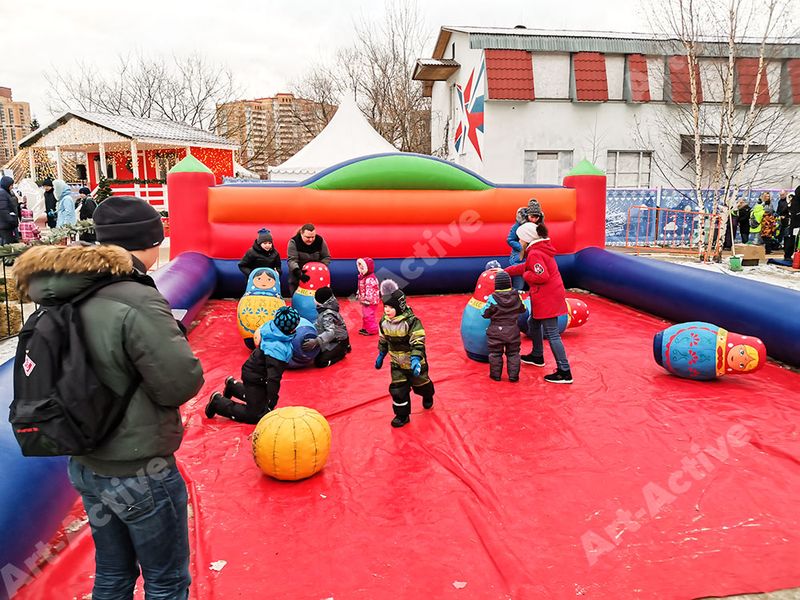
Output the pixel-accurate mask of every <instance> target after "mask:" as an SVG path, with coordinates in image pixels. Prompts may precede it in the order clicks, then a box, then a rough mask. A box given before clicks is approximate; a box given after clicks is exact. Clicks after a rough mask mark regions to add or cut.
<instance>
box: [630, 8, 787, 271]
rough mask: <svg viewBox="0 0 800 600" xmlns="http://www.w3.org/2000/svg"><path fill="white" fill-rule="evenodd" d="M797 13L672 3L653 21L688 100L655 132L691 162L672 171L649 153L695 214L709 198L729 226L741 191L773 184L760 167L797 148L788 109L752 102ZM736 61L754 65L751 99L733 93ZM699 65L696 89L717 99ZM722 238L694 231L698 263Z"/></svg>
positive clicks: (738, 85) (717, 249)
mask: <svg viewBox="0 0 800 600" xmlns="http://www.w3.org/2000/svg"><path fill="white" fill-rule="evenodd" d="M796 10H797V7H796V6H795V5H794V4H793V3H792V2H791V0H672V1H671V2H669V3H667V4H665V5H664V7H663V12H662V13H661V14H660V15H658V16H657V17H656V20H657V21H659V22H660V23H659V24H658V25H654V26H655V27H657V28H660V29H663V30H664V31H665V33H666V36H665V37H667V38H670V39H669V40H667V41H666V42H665V48H666V49H665V54H666V55H670V54H674V53H675V52H674V46H671V44H672V42H671V41H670V40H671V39H677V40H678V41H679V44H680V48H681V49H682V51H683V54H684V55H685V56H686V61H687V65H688V68H689V86H690V102H688V103H685V104H674V105H673V110H672V111H670V112H669V113H667V114H665V115H664V116H662V117H660V118H659V119H658V121H659V123H658V129H660V130H661V131H660V133H661V135H662V136H663V137H665V138H667V139H670V138H671V139H677V140H687V141H688V140H689V139H691V143H688V144H686V143H683V144H682V148H683V149H684V150H685V151H688V152H689V154H690V155H691V156H690V158H689V160H688V161H687V162H686V163H685V164H684V165H682V166H680V167H678V166H676V165H675V164H673V163H672V162H670V161H668V160H660V157H659V154H658V152H655V153H654V156H653V167H654V169H655V170H657V171H658V172H659V173H660V174H661V175H662V178H663V179H665V180H666V181H667V182H668V183H669V185H671V186H672V187H675V188H680V187H684V186H685V183H689V184H690V186H691V187H692V189H693V195H694V198H693V200H694V201H695V202H696V203H697V204H698V205H699V207H701V209H702V207H703V206H704V197H705V196H708V195H710V196H711V197H712V198H713V206H712V214H717V213H719V214H721V215H722V216H723V217H724V219H725V221H727V222H728V223H729V224H731V227H732V221H731V212H732V209H733V205H734V203H735V202H736V200H737V199H738V198H739V197H740V194H741V192H742V191H746V192H748V193H749V190H750V189H753V188H757V187H759V186H762V185H765V184H770V183H773V182H769V181H767V180H766V179H765V173H766V171H767V169H766V167H767V166H768V165H771V166H773V167H775V166H777V165H779V164H781V162H782V161H783V160H784V154H785V153H787V152H791V151H794V150H795V149H796V147H797V144H798V143H800V127H798V119H797V117H796V116H795V115H794V111H787V110H785V108H784V107H781V106H776V105H774V104H770V103H769V102H766V103H764V102H762V101H761V99H760V98H759V96H760V94H761V93H762V89H763V88H762V83H764V82H765V79H766V78H767V69H768V66H769V65H770V64H777V63H773V61H775V60H777V59H778V58H779V52H780V49H781V43H782V41H783V40H784V39H786V38H787V37H788V32H789V31H791V28H792V26H793V16H794V11H796ZM742 58H748V59H757V69H756V74H755V80H754V81H748V82H747V85H748V89H749V88H750V87H751V86H752V95H751V96H750V97H749V98H746V99H745V98H742V97H741V94H737V91H739V90H741V88H742V82H741V81H737V77H736V62H737V60H739V59H742ZM703 66H705V67H706V68H705V73H704V76H703V86H708V87H709V88H715V89H716V91H717V92H718V94H717V97H713V98H712V97H711V96H712V94H710V93H708V90H705V89H703V88H702V86H701V85H700V82H699V81H698V80H697V74H698V73H699V72H701V71H702V70H703V69H702V67H703ZM668 75H669V74H668V73H665V78H666V77H668ZM772 84H773V85H774V84H775V82H774V81H773V83H772ZM773 91H774V90H773ZM743 100H744V102H743ZM638 129H639V131H637V135H638V136H639V137H640V139H643V137H644V135H643V134H642V129H641V128H638ZM712 158H713V162H712V161H711V160H710V159H712ZM732 233H733V232H732ZM721 234H722V232H720V235H718V236H714V235H707V236H703V235H702V233H701V254H702V256H703V258H704V259H708V258H709V257H710V256H712V255H716V256H719V253H720V246H721V244H722V239H721V237H722V235H721ZM704 237H705V238H706V239H705V243H702V240H703V239H704ZM732 237H734V236H733V235H732Z"/></svg>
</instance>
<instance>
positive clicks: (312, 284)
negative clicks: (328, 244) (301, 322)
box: [292, 262, 331, 323]
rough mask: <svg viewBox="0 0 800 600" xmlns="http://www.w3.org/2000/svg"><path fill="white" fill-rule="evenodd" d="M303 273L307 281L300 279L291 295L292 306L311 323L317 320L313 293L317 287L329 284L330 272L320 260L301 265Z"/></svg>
mask: <svg viewBox="0 0 800 600" xmlns="http://www.w3.org/2000/svg"><path fill="white" fill-rule="evenodd" d="M303 274H305V275H308V277H309V279H308V281H301V282H300V285H299V287H298V288H297V291H295V293H294V295H293V296H292V306H293V307H294V308H295V310H297V312H299V313H300V316H301V317H303V318H304V319H306V320H308V321H311V322H312V323H314V322H316V320H317V305H316V303H315V302H314V294H315V293H316V291H317V290H318V289H319V288H323V287H328V286H330V284H331V273H330V271H329V270H328V267H327V266H326V265H324V264H322V263H321V262H309V263H306V264H305V265H303Z"/></svg>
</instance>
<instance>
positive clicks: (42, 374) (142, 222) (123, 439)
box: [11, 196, 203, 600]
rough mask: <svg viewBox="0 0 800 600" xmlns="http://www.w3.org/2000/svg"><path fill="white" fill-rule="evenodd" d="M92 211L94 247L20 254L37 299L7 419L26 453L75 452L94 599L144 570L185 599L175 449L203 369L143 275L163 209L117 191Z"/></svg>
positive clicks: (23, 284) (27, 286)
mask: <svg viewBox="0 0 800 600" xmlns="http://www.w3.org/2000/svg"><path fill="white" fill-rule="evenodd" d="M93 216H94V221H95V231H96V235H97V240H98V242H99V243H100V245H97V246H88V245H74V246H66V247H64V246H39V247H35V248H32V249H30V250H28V251H27V252H25V253H23V255H22V256H21V257H20V258H19V259H18V260H17V262H16V264H15V269H14V271H15V275H16V277H17V285H18V288H19V290H20V293H21V294H22V295H23V296H27V297H29V298H30V299H32V300H33V301H35V302H37V303H39V304H40V305H41V307H40V309H39V310H37V311H36V313H34V314H33V315H32V316H31V317H30V318H29V319H28V322H26V325H25V328H24V329H23V332H21V334H20V340H19V349H18V352H17V359H16V364H15V379H14V393H15V396H14V403H12V411H11V422H12V425H13V426H14V430H15V434H16V436H17V440H18V441H19V442H20V445H21V446H22V448H23V452H24V453H26V454H28V455H32V454H33V455H37V454H38V455H43V454H44V455H47V454H51V455H52V454H72V455H73V456H72V458H71V459H70V462H69V477H70V481H71V482H72V484H73V485H74V486H75V488H76V489H77V490H78V492H80V494H81V496H82V498H83V504H84V508H85V509H86V512H87V514H88V515H89V522H90V525H91V529H92V536H93V538H94V543H95V548H96V575H95V580H94V589H93V592H92V597H93V598H94V599H95V600H106V599H114V600H124V599H132V598H133V590H134V585H135V583H136V579H137V578H138V575H139V570H140V569H141V573H142V575H143V578H144V589H145V594H146V595H147V597H148V598H187V597H188V590H189V585H190V583H191V578H190V576H189V536H188V518H187V492H186V485H185V483H184V481H183V478H182V477H181V475H180V473H179V471H178V469H177V467H176V465H175V457H174V453H175V451H176V450H177V449H178V447H179V446H180V443H181V438H182V435H183V425H182V423H181V416H180V412H179V407H180V406H181V405H182V404H184V403H185V402H187V401H188V400H189V399H191V398H192V397H193V396H194V395H195V394H196V393H197V392H198V391H199V390H200V388H201V386H202V385H203V371H202V367H201V365H200V362H199V361H198V360H197V358H196V357H195V356H194V354H193V353H192V350H191V348H190V347H189V344H188V342H187V341H186V339H185V337H184V335H183V334H182V333H181V330H180V329H179V327H178V324H177V323H176V321H175V320H174V319H173V317H172V313H171V312H170V307H169V305H168V304H167V302H166V300H165V299H164V297H163V296H162V295H161V294H160V293H159V292H158V290H157V289H156V288H155V285H154V284H153V281H152V279H150V277H148V276H147V275H146V273H147V270H148V269H149V268H150V267H151V266H152V265H153V264H154V263H155V261H156V259H157V258H158V252H159V246H160V244H161V242H162V241H163V239H164V231H163V227H162V225H161V218H160V215H159V214H158V212H156V211H155V210H154V209H153V208H152V207H151V206H150V205H149V204H147V203H146V202H145V201H143V200H141V199H139V198H133V197H119V196H112V197H111V198H109V199H107V200H106V201H105V202H104V203H103V204H101V205H100V206H99V207H98V208H97V210H96V211H95V213H94V215H93ZM59 337H61V338H63V337H69V338H70V339H69V344H68V345H66V344H63V340H60V339H59ZM48 347H51V348H53V350H52V351H50V354H48V351H47V348H48ZM59 353H61V354H60V355H59ZM81 358H82V360H81ZM59 371H63V373H62V372H59ZM82 380H84V381H82ZM46 382H58V385H55V384H53V385H50V386H48V385H46ZM37 386H38V387H37ZM81 386H83V387H81ZM48 387H49V390H48V389H47V388H48ZM81 389H82V390H83V394H81V393H80V390H81ZM54 393H55V394H56V395H57V396H58V397H59V402H58V406H50V407H49V408H48V406H47V405H46V401H47V399H48V398H49V397H52V396H53V394H54ZM101 400H104V401H107V403H106V404H105V405H100V404H98V403H99V402H101ZM37 403H38V404H37ZM59 409H60V410H62V411H66V412H69V413H70V415H71V417H72V418H61V416H60V415H61V413H59V412H57V411H58V410H59ZM48 410H49V411H50V412H48ZM53 410H56V413H53V412H52V411H53ZM45 413H47V418H45ZM54 414H55V416H54ZM76 415H83V416H82V417H81V419H82V422H79V425H80V427H79V428H74V427H73V428H72V429H70V427H69V425H70V423H71V422H74V421H75V420H76V419H75V416H76ZM37 419H38V420H37ZM45 433H46V434H47V435H45ZM26 440H28V441H26ZM26 450H27V451H26Z"/></svg>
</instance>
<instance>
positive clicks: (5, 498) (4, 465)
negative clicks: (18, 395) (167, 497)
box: [0, 360, 77, 600]
mask: <svg viewBox="0 0 800 600" xmlns="http://www.w3.org/2000/svg"><path fill="white" fill-rule="evenodd" d="M13 365H14V361H13V360H9V361H6V362H5V363H3V364H2V365H0V411H2V415H3V421H4V423H5V425H3V426H2V427H0V474H2V484H0V539H2V543H0V568H4V569H5V573H6V574H7V575H12V576H14V577H13V580H14V581H15V580H16V576H15V575H17V574H18V571H17V569H19V570H20V571H23V572H25V573H29V572H30V571H29V570H28V567H26V566H25V561H26V560H28V559H30V558H31V557H33V556H38V554H37V548H36V544H37V543H42V544H44V545H47V544H48V542H50V540H51V539H52V537H53V535H54V534H55V533H56V532H57V531H58V529H59V527H60V526H61V522H62V520H63V519H64V516H65V515H66V514H67V512H68V511H69V509H70V508H71V507H72V505H73V504H74V503H75V500H76V498H77V493H76V492H75V490H74V489H73V487H72V485H71V484H70V483H69V479H68V478H67V459H66V457H57V458H26V457H24V456H22V452H20V449H19V446H18V445H17V440H16V439H15V438H14V434H13V432H12V430H11V426H10V425H9V424H8V409H9V406H10V405H11V399H12V398H13V390H14V378H13ZM11 566H13V567H15V568H11ZM6 598H8V590H7V589H6V586H5V585H2V584H0V599H3V600H5V599H6Z"/></svg>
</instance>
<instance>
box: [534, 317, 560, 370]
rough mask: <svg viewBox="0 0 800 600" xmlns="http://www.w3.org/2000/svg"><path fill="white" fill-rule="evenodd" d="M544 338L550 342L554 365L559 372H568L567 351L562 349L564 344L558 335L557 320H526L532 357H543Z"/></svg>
mask: <svg viewBox="0 0 800 600" xmlns="http://www.w3.org/2000/svg"><path fill="white" fill-rule="evenodd" d="M543 334H544V337H546V338H547V341H548V342H550V350H552V352H553V356H554V357H555V359H556V365H557V366H558V368H559V370H561V371H569V362H567V351H566V350H565V349H564V342H562V341H561V335H560V334H559V333H558V318H556V317H552V318H550V319H534V318H533V317H531V318H530V319H528V335H529V336H530V338H531V341H532V342H533V350H532V352H531V353H532V354H533V355H534V356H544V339H543Z"/></svg>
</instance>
